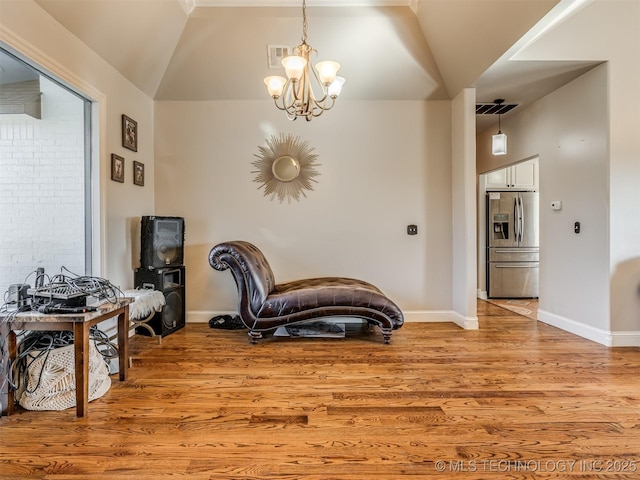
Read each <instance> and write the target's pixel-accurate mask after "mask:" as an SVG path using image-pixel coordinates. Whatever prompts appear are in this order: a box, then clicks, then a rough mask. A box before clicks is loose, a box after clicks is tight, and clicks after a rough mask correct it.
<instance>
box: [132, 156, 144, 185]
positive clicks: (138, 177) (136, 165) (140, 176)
mask: <svg viewBox="0 0 640 480" xmlns="http://www.w3.org/2000/svg"><path fill="white" fill-rule="evenodd" d="M133 184H134V185H139V186H141V187H144V163H140V162H136V161H135V160H134V162H133Z"/></svg>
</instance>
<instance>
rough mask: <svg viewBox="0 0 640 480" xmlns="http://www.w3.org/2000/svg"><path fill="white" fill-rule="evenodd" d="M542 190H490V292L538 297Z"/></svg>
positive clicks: (507, 295) (488, 247)
mask: <svg viewBox="0 0 640 480" xmlns="http://www.w3.org/2000/svg"><path fill="white" fill-rule="evenodd" d="M538 195H539V194H538V193H537V192H487V236H488V238H487V250H488V251H487V296H488V297H489V298H537V297H538V276H539V273H538V272H539V255H540V245H539V231H538V225H539V196H538Z"/></svg>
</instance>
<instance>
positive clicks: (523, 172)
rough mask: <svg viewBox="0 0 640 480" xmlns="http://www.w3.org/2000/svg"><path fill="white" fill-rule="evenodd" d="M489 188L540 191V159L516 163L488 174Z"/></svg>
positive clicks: (487, 185) (486, 185)
mask: <svg viewBox="0 0 640 480" xmlns="http://www.w3.org/2000/svg"><path fill="white" fill-rule="evenodd" d="M485 181H486V183H485V188H486V189H487V190H531V191H536V192H537V191H538V159H537V158H535V159H532V160H527V161H526V162H520V163H516V164H515V165H511V166H509V167H506V168H501V169H500V170H494V171H493V172H489V173H487V174H486V179H485Z"/></svg>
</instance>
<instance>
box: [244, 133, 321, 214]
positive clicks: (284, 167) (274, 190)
mask: <svg viewBox="0 0 640 480" xmlns="http://www.w3.org/2000/svg"><path fill="white" fill-rule="evenodd" d="M258 150H260V154H259V155H258V154H255V156H256V157H258V160H255V161H254V162H252V165H254V166H255V167H256V168H257V169H258V170H256V171H253V172H251V173H256V174H257V175H256V178H255V179H254V182H258V183H259V184H260V186H259V187H258V188H262V187H264V195H265V197H267V196H271V200H273V199H274V198H275V197H278V200H280V202H282V201H284V199H285V198H286V199H288V201H289V202H291V199H292V198H295V199H296V200H298V201H299V200H300V195H302V196H304V197H306V196H307V195H306V193H305V190H313V185H312V183H311V182H315V183H318V182H317V180H315V179H314V178H313V177H317V176H318V175H320V174H319V173H318V172H317V171H316V169H315V167H316V166H317V165H318V164H316V163H315V162H316V158H318V156H317V155H316V154H314V153H312V152H313V148H311V147H309V144H308V142H306V141H304V140H302V139H301V138H300V137H295V136H293V135H292V134H282V133H281V134H280V135H278V136H275V135H273V136H272V137H271V139H270V140H267V146H266V147H264V146H262V147H258Z"/></svg>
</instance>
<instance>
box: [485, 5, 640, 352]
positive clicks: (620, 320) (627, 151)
mask: <svg viewBox="0 0 640 480" xmlns="http://www.w3.org/2000/svg"><path fill="white" fill-rule="evenodd" d="M639 18H640V2H636V1H617V0H595V1H593V2H591V3H589V4H588V5H587V6H586V7H585V8H583V9H582V10H580V11H579V12H577V13H576V14H575V15H574V16H572V17H570V18H569V19H567V20H565V22H564V23H562V24H561V25H560V26H559V27H558V28H556V29H554V30H552V31H550V32H549V33H547V34H546V35H545V36H543V37H541V38H540V39H538V40H536V41H535V42H534V43H533V44H531V45H529V46H528V47H527V48H526V49H524V50H523V51H522V52H520V53H519V54H518V55H517V56H516V58H515V60H528V61H535V60H566V59H570V60H601V61H607V62H608V63H607V66H606V67H600V70H598V73H594V75H600V78H601V79H602V80H601V82H604V79H606V83H605V84H604V85H605V86H604V87H603V88H604V91H602V90H599V93H597V97H596V98H595V99H594V98H593V97H591V96H585V97H584V98H583V99H582V102H585V103H591V102H594V101H595V102H596V103H597V105H600V106H603V107H604V110H601V111H599V112H598V113H597V114H595V115H599V116H600V118H598V119H596V118H595V117H591V118H589V119H585V122H586V123H584V124H583V125H584V127H585V130H584V131H583V132H580V133H582V135H578V136H568V135H567V136H565V137H562V138H558V137H557V136H555V137H553V138H554V139H555V140H556V142H555V145H556V151H557V152H560V150H562V149H564V153H563V155H566V158H567V159H569V158H570V155H571V152H568V151H567V149H568V148H569V147H573V148H576V152H575V154H578V153H579V152H580V151H582V150H583V149H584V148H585V147H586V145H587V144H589V145H591V146H593V147H595V148H596V149H597V150H598V151H599V152H601V156H600V157H599V158H598V159H597V160H596V159H593V160H590V164H592V165H593V167H594V168H595V170H593V169H589V170H587V169H583V170H582V171H584V172H585V173H586V174H587V175H588V177H587V178H586V179H585V178H583V177H582V176H579V177H577V178H571V179H569V178H567V177H566V175H567V170H566V169H565V171H559V172H558V174H559V175H565V176H561V177H560V178H561V179H563V180H564V182H563V183H564V184H565V185H569V183H567V182H570V185H571V188H572V189H574V191H575V189H580V190H581V193H580V195H579V196H577V197H576V198H575V201H574V203H575V204H576V205H578V204H580V203H581V202H582V200H583V198H587V203H586V204H585V207H586V205H589V206H590V207H593V208H594V209H595V210H594V211H593V212H591V211H590V210H589V211H588V210H587V208H585V207H583V206H579V207H578V208H579V212H576V213H580V214H581V218H594V217H593V214H596V215H597V219H595V222H594V223H593V225H592V226H591V225H589V223H587V224H585V225H584V227H585V229H583V234H580V235H581V236H579V239H580V240H578V239H575V238H574V241H576V242H580V243H577V244H574V245H571V246H569V247H565V248H564V249H563V250H561V252H560V253H559V254H558V257H565V256H566V257H569V258H572V257H574V256H575V255H576V251H582V249H583V243H584V242H585V240H583V239H585V238H586V237H585V235H587V234H589V235H595V237H597V238H598V240H596V241H597V242H598V244H599V245H598V247H597V248H596V249H592V248H589V250H588V251H586V252H585V255H584V258H592V257H588V256H587V255H586V254H588V253H591V252H592V251H593V253H594V254H595V255H596V257H595V258H596V260H593V261H590V260H587V264H588V265H591V267H588V270H589V271H588V272H586V271H585V264H583V263H579V264H578V263H576V265H575V267H576V268H575V270H573V272H574V274H573V275H572V276H571V279H570V280H572V281H571V282H569V283H565V284H563V285H561V286H560V287H559V289H557V290H555V291H554V292H553V295H554V298H555V299H557V300H551V299H549V301H550V303H546V300H545V299H544V298H542V295H543V294H542V293H541V302H545V305H544V306H543V313H544V311H545V308H546V309H548V310H546V311H547V312H548V315H547V320H548V321H550V322H551V323H555V324H557V325H561V326H563V327H564V328H567V329H569V330H572V331H574V332H576V333H579V334H581V335H584V336H586V337H588V338H592V339H594V340H596V341H599V342H601V343H604V344H607V345H640V313H639V312H640V189H638V185H640V136H639V135H638V132H639V131H640V108H639V107H638V106H639V105H640V29H638V19H639ZM594 32H597V34H594ZM605 68H606V73H604V71H605V70H604V69H605ZM603 101H604V103H603ZM528 110H529V111H530V114H531V115H533V113H535V112H534V111H533V110H532V109H528ZM561 118H566V117H565V116H562V115H561ZM549 121H550V122H552V124H553V125H555V126H556V127H557V128H565V127H566V126H565V125H563V124H562V123H561V122H559V121H557V117H554V118H549ZM594 121H596V122H599V126H598V128H600V130H597V131H596V130H592V128H591V127H592V126H594V127H595V125H593V124H591V123H589V122H594ZM533 127H534V126H532V128H533ZM535 128H538V129H541V128H543V127H542V126H541V125H535ZM569 128H572V127H569ZM503 130H505V129H504V128H503ZM505 131H506V132H507V134H508V133H509V131H508V130H505ZM532 131H533V130H532V129H529V131H528V132H527V135H530V134H531V132H532ZM538 135H539V134H538ZM602 135H606V137H604V138H603V137H602ZM513 138H514V136H513V135H511V136H510V138H509V142H510V148H511V145H512V139H513ZM581 139H584V140H585V142H587V143H582V142H581ZM483 148H484V147H482V146H481V145H480V144H479V146H478V151H481V150H482V149H483ZM585 153H586V154H587V155H589V156H590V155H591V151H590V150H588V151H586V152H585ZM504 161H505V162H509V159H504ZM540 162H541V163H540V175H541V176H540V183H541V190H542V195H541V201H542V202H543V203H542V205H543V206H544V205H545V202H546V201H547V200H549V197H547V196H545V195H546V194H547V193H552V192H547V191H546V190H547V187H546V185H545V182H547V181H551V182H554V181H555V178H556V177H555V172H553V171H549V170H547V172H548V173H545V170H544V169H545V165H544V160H543V158H542V157H541V158H540ZM479 165H480V163H479ZM548 165H551V164H548ZM596 165H597V166H596ZM496 166H499V165H496ZM565 166H566V164H565ZM561 168H562V167H561ZM486 170H490V168H486ZM486 170H485V171H486ZM480 171H482V170H480ZM590 171H593V172H594V174H601V175H602V177H601V178H599V179H598V181H596V182H595V189H594V190H590V189H589V188H588V186H591V183H593V180H594V179H593V178H592V176H591V175H592V174H591V173H588V172H590ZM549 172H551V173H549ZM582 185H584V187H583V186H582ZM585 190H586V193H585V192H584V191H585ZM571 213H573V212H571ZM585 214H586V215H588V217H586V216H585ZM563 215H568V213H567V211H565V213H564V214H563ZM559 218H564V216H563V217H560V215H559ZM576 220H580V218H576ZM566 223H569V224H570V225H571V228H572V225H573V220H572V221H569V220H568V219H567V220H565V224H566ZM598 228H601V229H602V230H600V231H597V232H596V231H594V229H598ZM542 229H544V226H542ZM541 233H542V234H543V235H544V232H543V230H541ZM602 235H604V236H605V239H604V240H601V239H600V237H601V236H602ZM569 238H572V237H571V235H569ZM594 240H595V238H594ZM542 241H543V240H542V239H541V247H542V248H545V247H544V245H542ZM591 241H592V240H589V242H588V245H589V246H591V245H594V244H592V243H591ZM576 248H578V250H576ZM594 250H597V251H594ZM542 255H543V254H542V253H541V258H542ZM593 262H596V263H597V264H598V265H597V267H596V266H595V265H594V263H593ZM542 268H545V266H544V265H542ZM542 268H541V275H542ZM586 273H589V274H590V276H589V277H588V281H590V282H592V283H593V284H595V285H598V287H597V291H594V290H591V289H589V288H585V290H583V293H582V294H581V295H577V294H572V292H573V291H575V290H576V283H575V282H576V279H579V280H578V281H580V283H581V284H582V283H585V282H586V279H585V274H586ZM561 276H562V277H563V278H565V279H568V277H569V276H570V272H568V271H567V272H565V273H563V274H562V275H561ZM582 279H585V280H582ZM565 293H566V294H567V295H566V296H568V297H571V296H573V297H574V299H575V301H577V302H583V301H586V302H587V303H588V304H590V305H591V306H592V307H593V309H587V308H585V307H571V306H568V305H565V302H566V300H563V299H562V297H565ZM594 296H595V299H594ZM578 297H579V298H578ZM587 310H589V311H587ZM583 313H584V314H585V315H586V317H583V316H582V314H583Z"/></svg>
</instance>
